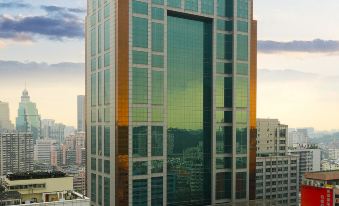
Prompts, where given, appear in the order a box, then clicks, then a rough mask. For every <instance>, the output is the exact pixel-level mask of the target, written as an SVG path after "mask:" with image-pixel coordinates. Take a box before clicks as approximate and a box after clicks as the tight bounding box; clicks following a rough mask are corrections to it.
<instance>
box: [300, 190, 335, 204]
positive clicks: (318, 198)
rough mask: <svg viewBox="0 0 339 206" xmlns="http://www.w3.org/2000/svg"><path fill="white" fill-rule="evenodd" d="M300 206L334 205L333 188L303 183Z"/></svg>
mask: <svg viewBox="0 0 339 206" xmlns="http://www.w3.org/2000/svg"><path fill="white" fill-rule="evenodd" d="M301 206H334V190H333V189H329V188H321V187H314V186H308V185H303V186H301Z"/></svg>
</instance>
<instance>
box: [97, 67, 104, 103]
mask: <svg viewBox="0 0 339 206" xmlns="http://www.w3.org/2000/svg"><path fill="white" fill-rule="evenodd" d="M102 74H103V72H98V105H101V104H102V100H103V89H102V86H103V83H102V82H103V81H102V78H103V77H102V76H103V75H102Z"/></svg>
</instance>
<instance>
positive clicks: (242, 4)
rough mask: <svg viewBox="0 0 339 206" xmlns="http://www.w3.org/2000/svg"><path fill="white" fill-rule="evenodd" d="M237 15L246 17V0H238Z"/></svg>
mask: <svg viewBox="0 0 339 206" xmlns="http://www.w3.org/2000/svg"><path fill="white" fill-rule="evenodd" d="M237 11H238V17H240V18H244V19H247V18H248V0H238V9H237Z"/></svg>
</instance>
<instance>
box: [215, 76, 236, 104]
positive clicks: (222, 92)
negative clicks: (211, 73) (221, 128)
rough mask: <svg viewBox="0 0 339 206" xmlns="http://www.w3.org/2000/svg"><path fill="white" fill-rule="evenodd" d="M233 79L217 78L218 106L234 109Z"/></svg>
mask: <svg viewBox="0 0 339 206" xmlns="http://www.w3.org/2000/svg"><path fill="white" fill-rule="evenodd" d="M232 97H233V83H232V77H217V78H216V106H217V107H222V108H223V107H232V104H233V98H232Z"/></svg>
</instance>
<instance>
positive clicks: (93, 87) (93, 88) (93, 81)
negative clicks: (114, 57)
mask: <svg viewBox="0 0 339 206" xmlns="http://www.w3.org/2000/svg"><path fill="white" fill-rule="evenodd" d="M96 100H97V75H96V74H92V75H91V105H92V106H96Z"/></svg>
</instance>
